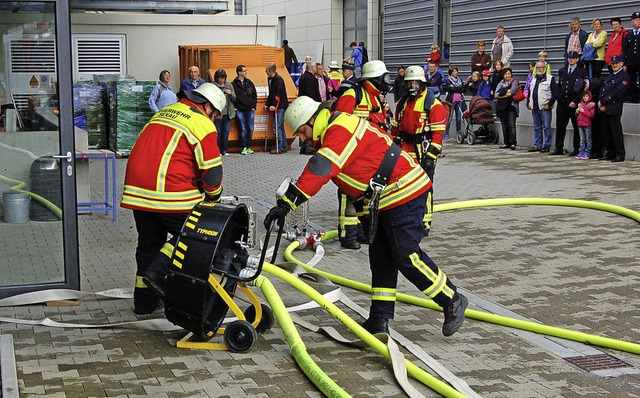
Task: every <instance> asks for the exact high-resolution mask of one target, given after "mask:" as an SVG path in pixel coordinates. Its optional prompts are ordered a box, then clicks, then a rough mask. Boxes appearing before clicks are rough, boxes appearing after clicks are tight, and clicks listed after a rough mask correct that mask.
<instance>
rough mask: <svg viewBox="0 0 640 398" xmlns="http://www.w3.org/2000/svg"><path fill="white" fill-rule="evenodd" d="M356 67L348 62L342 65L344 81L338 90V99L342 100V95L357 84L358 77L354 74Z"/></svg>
mask: <svg viewBox="0 0 640 398" xmlns="http://www.w3.org/2000/svg"><path fill="white" fill-rule="evenodd" d="M354 70H355V66H353V64H350V63H348V62H344V63H343V64H342V81H341V82H340V87H339V88H338V93H337V94H336V97H338V98H340V97H341V96H342V94H344V93H345V91H347V90H348V89H350V88H351V87H353V86H354V85H355V84H356V75H355V74H354Z"/></svg>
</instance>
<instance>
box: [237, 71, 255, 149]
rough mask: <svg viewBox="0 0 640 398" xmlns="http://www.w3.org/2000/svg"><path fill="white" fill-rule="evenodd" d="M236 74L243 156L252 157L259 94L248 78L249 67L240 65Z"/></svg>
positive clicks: (238, 117) (238, 116)
mask: <svg viewBox="0 0 640 398" xmlns="http://www.w3.org/2000/svg"><path fill="white" fill-rule="evenodd" d="M236 74H237V75H238V76H237V77H236V78H235V79H233V82H232V83H231V84H233V90H234V91H235V92H236V104H235V105H236V118H237V119H238V125H239V127H240V144H241V145H242V152H240V153H241V154H243V155H250V154H252V153H253V151H252V150H251V138H252V137H253V120H254V117H255V114H256V105H257V103H258V93H257V92H256V86H255V85H254V84H253V82H252V81H251V80H249V79H248V78H247V67H246V66H244V65H238V66H237V67H236Z"/></svg>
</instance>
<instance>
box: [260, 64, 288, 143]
mask: <svg viewBox="0 0 640 398" xmlns="http://www.w3.org/2000/svg"><path fill="white" fill-rule="evenodd" d="M265 72H266V73H267V76H268V79H267V80H268V84H269V96H268V97H267V104H266V105H265V108H266V109H268V110H269V112H274V116H275V120H274V121H273V130H274V131H275V132H276V141H277V142H276V144H277V145H276V147H275V148H274V149H273V150H272V151H271V152H270V153H271V154H272V155H278V154H281V153H287V136H286V134H285V132H284V111H285V110H286V109H287V107H288V106H289V101H288V100H287V88H286V86H285V85H284V79H283V78H282V77H281V76H280V75H279V74H278V72H276V64H273V63H271V64H269V65H267V67H266V69H265Z"/></svg>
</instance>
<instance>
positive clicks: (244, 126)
mask: <svg viewBox="0 0 640 398" xmlns="http://www.w3.org/2000/svg"><path fill="white" fill-rule="evenodd" d="M254 116H255V111H254V110H248V111H241V110H237V109H236V118H237V119H238V125H239V127H240V129H239V130H240V146H242V148H250V147H251V138H253V119H254Z"/></svg>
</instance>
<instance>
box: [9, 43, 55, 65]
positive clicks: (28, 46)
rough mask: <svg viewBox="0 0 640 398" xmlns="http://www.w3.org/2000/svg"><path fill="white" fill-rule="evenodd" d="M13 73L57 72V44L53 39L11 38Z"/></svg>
mask: <svg viewBox="0 0 640 398" xmlns="http://www.w3.org/2000/svg"><path fill="white" fill-rule="evenodd" d="M11 72H12V73H56V46H55V42H54V41H53V39H51V40H30V39H14V40H11Z"/></svg>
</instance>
